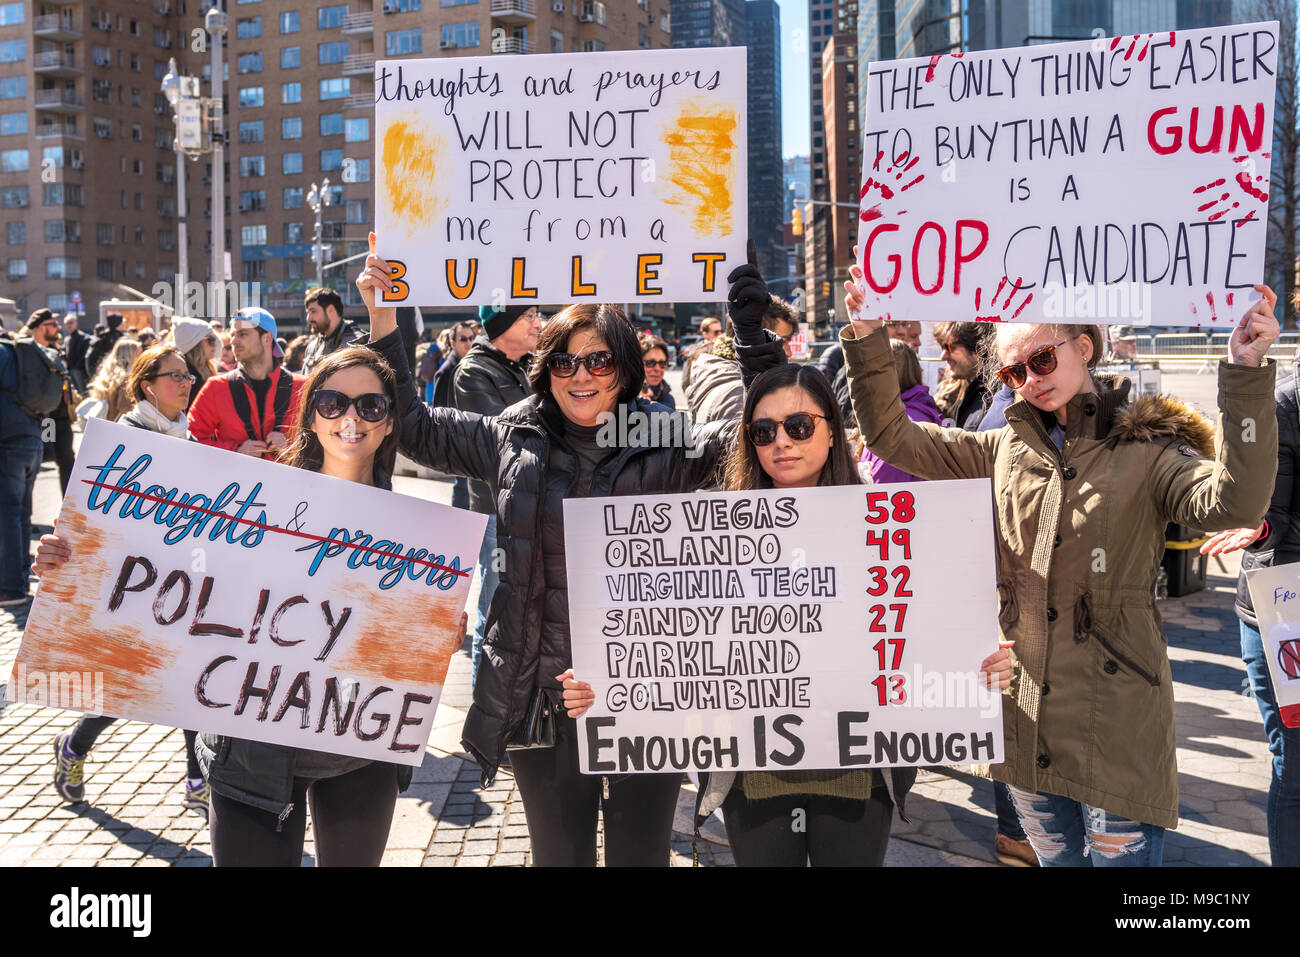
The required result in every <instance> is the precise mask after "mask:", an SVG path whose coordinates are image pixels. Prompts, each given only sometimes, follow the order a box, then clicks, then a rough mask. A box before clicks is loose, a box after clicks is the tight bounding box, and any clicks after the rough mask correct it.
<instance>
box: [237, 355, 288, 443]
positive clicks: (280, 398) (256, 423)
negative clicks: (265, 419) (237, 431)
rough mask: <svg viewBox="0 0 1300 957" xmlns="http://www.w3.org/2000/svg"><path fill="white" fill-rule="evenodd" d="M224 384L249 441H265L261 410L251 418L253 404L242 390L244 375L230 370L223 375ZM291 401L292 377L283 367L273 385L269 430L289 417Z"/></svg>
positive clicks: (243, 389) (275, 427) (238, 371)
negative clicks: (273, 393) (271, 415)
mask: <svg viewBox="0 0 1300 957" xmlns="http://www.w3.org/2000/svg"><path fill="white" fill-rule="evenodd" d="M225 379H226V382H227V383H229V385H230V398H231V399H232V400H233V401H234V403H235V414H236V415H238V416H239V418H240V419H242V420H243V423H244V429H245V430H246V431H247V432H248V437H249V438H250V439H265V438H266V436H264V435H262V434H261V431H262V430H261V424H262V422H261V420H262V410H261V409H258V410H257V418H256V419H255V418H254V417H253V404H252V403H251V402H249V401H248V392H247V391H246V390H245V388H244V374H243V373H242V372H240V370H239V369H237V368H236V369H232V370H231V371H229V372H227V373H226V375H225ZM292 399H293V376H292V375H290V374H289V370H288V369H285V368H284V367H283V366H281V368H280V378H279V380H278V381H277V382H276V384H275V396H274V398H273V400H272V401H273V412H272V414H273V415H274V417H275V418H274V422H273V424H272V425H271V430H272V431H275V430H276V429H277V428H279V427H280V426H281V425H283V424H284V420H285V419H286V418H288V416H289V402H290V401H291V400H292Z"/></svg>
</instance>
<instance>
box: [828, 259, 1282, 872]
mask: <svg viewBox="0 0 1300 957" xmlns="http://www.w3.org/2000/svg"><path fill="white" fill-rule="evenodd" d="M855 252H856V251H855ZM850 272H851V275H852V276H853V281H850V282H847V283H845V288H846V289H847V290H848V295H847V297H846V302H847V305H848V307H849V313H850V315H857V314H858V311H859V310H860V308H861V305H862V302H863V297H862V294H861V292H860V291H859V289H858V287H857V285H856V283H857V282H858V281H860V280H861V277H862V273H861V270H860V269H859V268H858V267H857V266H854V267H853V268H852V270H851V271H850ZM1255 289H1256V290H1258V291H1259V292H1260V293H1261V295H1262V298H1261V300H1260V301H1259V302H1257V303H1255V304H1254V305H1253V306H1252V307H1250V309H1249V310H1247V312H1246V314H1245V315H1244V316H1243V317H1242V319H1241V321H1240V322H1239V323H1238V324H1237V326H1236V328H1235V329H1233V332H1232V337H1231V339H1230V341H1229V344H1228V361H1227V362H1222V363H1220V365H1219V422H1220V428H1219V430H1218V438H1217V441H1215V440H1213V439H1212V436H1213V429H1212V428H1211V427H1210V425H1209V423H1208V422H1206V421H1205V420H1203V419H1202V418H1201V417H1200V416H1199V415H1198V414H1197V413H1196V412H1194V411H1193V410H1192V409H1190V408H1189V407H1187V406H1185V405H1184V404H1183V403H1181V402H1179V401H1178V400H1176V399H1172V398H1169V397H1164V396H1139V397H1138V398H1137V399H1135V400H1133V401H1131V402H1130V401H1129V398H1128V390H1129V383H1128V381H1127V380H1124V379H1112V378H1110V377H1104V376H1103V377H1098V376H1095V375H1094V374H1093V367H1094V366H1095V365H1096V362H1097V360H1098V358H1099V357H1100V354H1101V348H1100V347H1101V335H1100V331H1099V330H1098V328H1097V327H1096V326H1061V325H1025V324H1010V323H1008V324H1000V325H998V326H997V334H996V337H995V339H994V340H993V342H992V343H991V345H992V347H993V349H994V350H995V354H996V359H995V360H994V361H995V362H996V363H997V366H998V368H999V372H998V377H999V378H1000V379H1001V380H1002V382H1004V383H1005V384H1006V385H1008V386H1010V387H1011V388H1012V389H1014V390H1015V391H1016V392H1017V393H1018V396H1019V397H1018V398H1017V400H1016V401H1015V402H1014V403H1012V404H1011V406H1010V407H1009V408H1008V409H1007V410H1006V418H1007V423H1008V424H1007V425H1006V426H1004V427H1003V428H1001V429H995V430H991V431H988V432H978V433H971V432H964V431H962V430H960V429H942V428H939V427H937V426H932V425H918V424H916V423H913V422H910V421H909V420H908V418H907V416H906V414H905V413H904V411H903V407H902V403H901V402H900V401H899V399H898V388H897V384H896V380H895V378H894V376H892V375H888V374H886V373H887V372H889V371H891V370H890V359H889V352H888V349H887V340H886V339H885V335H884V333H883V332H880V331H879V329H880V322H879V321H864V320H860V319H855V320H854V321H853V324H852V326H851V327H846V328H845V329H844V330H843V331H842V333H841V340H842V342H843V345H844V353H845V357H846V359H847V362H848V366H849V375H850V381H851V389H852V393H853V409H854V412H855V413H856V415H857V418H858V423H859V425H860V426H861V429H862V436H863V439H864V440H865V441H866V443H867V445H868V447H869V448H870V449H871V450H872V451H873V452H874V453H875V454H877V455H879V456H880V457H881V458H882V459H884V460H885V461H887V462H889V463H891V464H892V465H895V466H897V467H899V468H902V469H906V470H907V471H909V472H912V473H914V474H916V475H919V476H921V477H923V478H927V479H960V478H990V479H992V483H993V497H994V511H995V517H996V521H997V543H996V544H997V557H998V577H999V581H998V591H999V597H1000V599H1001V610H1000V614H999V619H1000V622H1001V626H1002V634H1003V637H1004V638H1005V639H1006V640H1008V641H1012V642H1014V648H1015V665H1014V670H1013V672H1012V677H1011V684H1010V688H1009V689H1008V691H1007V692H1006V694H1005V695H1004V697H1003V704H1002V707H1003V716H1004V721H1005V734H1006V761H1005V762H1004V763H1002V764H999V765H994V766H993V768H992V774H993V777H994V779H995V780H998V781H1003V782H1005V783H1006V784H1008V785H1010V786H1011V795H1012V799H1013V800H1014V801H1015V804H1016V808H1017V810H1018V811H1019V813H1020V817H1021V821H1022V823H1023V824H1024V828H1025V832H1026V834H1027V836H1028V837H1029V841H1030V843H1031V844H1032V845H1033V848H1034V852H1035V853H1036V854H1037V855H1038V859H1039V861H1040V863H1041V864H1042V865H1043V866H1044V867H1062V866H1088V865H1091V866H1093V867H1115V866H1135V865H1148V866H1158V865H1159V864H1160V862H1161V856H1162V852H1163V848H1164V833H1165V829H1166V828H1169V827H1174V826H1176V825H1177V823H1178V768H1177V762H1176V758H1175V748H1174V697H1173V683H1172V678H1171V676H1170V669H1169V659H1168V655H1167V652H1166V647H1165V640H1164V635H1163V633H1162V632H1161V628H1160V618H1159V615H1158V614H1157V613H1156V609H1155V604H1154V599H1153V594H1152V593H1153V590H1154V585H1155V580H1156V574H1157V571H1158V569H1159V565H1160V558H1161V556H1162V555H1163V553H1164V548H1165V528H1166V526H1167V525H1168V524H1169V523H1170V522H1176V523H1178V524H1182V525H1190V526H1192V527H1193V528H1201V529H1205V530H1207V531H1216V530H1220V529H1227V528H1235V527H1240V526H1251V527H1254V526H1258V525H1259V522H1260V519H1261V518H1262V517H1263V515H1264V511H1265V509H1266V508H1267V507H1268V501H1269V494H1270V492H1271V491H1272V488H1273V472H1274V469H1275V467H1276V461H1277V420H1276V417H1275V416H1274V414H1273V401H1272V396H1273V377H1274V364H1273V363H1272V362H1271V361H1268V360H1266V359H1265V354H1266V353H1267V351H1268V347H1269V345H1270V344H1271V343H1272V342H1273V340H1274V339H1276V338H1277V335H1278V324H1277V320H1276V319H1274V318H1273V304H1274V303H1275V302H1276V296H1274V295H1273V292H1272V290H1270V289H1269V288H1268V287H1267V286H1256V287H1255Z"/></svg>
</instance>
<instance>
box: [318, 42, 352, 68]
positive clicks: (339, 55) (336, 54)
mask: <svg viewBox="0 0 1300 957" xmlns="http://www.w3.org/2000/svg"><path fill="white" fill-rule="evenodd" d="M347 55H348V41H347V40H335V41H333V42H331V43H322V44H319V45H318V46H317V48H316V56H317V62H318V63H320V64H321V65H322V66H324V65H325V64H327V63H342V62H343V61H344V60H345V59H347Z"/></svg>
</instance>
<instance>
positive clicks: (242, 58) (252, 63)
mask: <svg viewBox="0 0 1300 957" xmlns="http://www.w3.org/2000/svg"><path fill="white" fill-rule="evenodd" d="M239 72H240V73H261V72H262V53H261V51H260V50H259V51H258V52H257V53H241V54H239Z"/></svg>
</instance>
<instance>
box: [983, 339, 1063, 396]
mask: <svg viewBox="0 0 1300 957" xmlns="http://www.w3.org/2000/svg"><path fill="white" fill-rule="evenodd" d="M1067 341H1068V340H1066V339H1062V340H1061V341H1060V342H1058V343H1057V344H1056V345H1054V346H1043V348H1041V349H1039V350H1038V351H1037V352H1035V353H1034V354H1033V355H1031V356H1030V357H1029V358H1028V359H1026V360H1025V361H1024V362H1016V363H1013V364H1012V365H1009V366H1003V367H1002V368H1001V369H999V370H998V378H999V379H1001V380H1002V381H1003V382H1005V383H1006V384H1007V387H1008V388H1010V389H1019V388H1020V387H1021V386H1022V385H1024V384H1025V383H1026V382H1028V381H1029V375H1028V373H1027V372H1026V371H1025V368H1026V367H1028V369H1029V372H1032V373H1033V374H1034V375H1036V376H1045V375H1051V374H1052V373H1053V372H1055V371H1056V350H1057V348H1058V347H1060V346H1063V345H1065V343H1066V342H1067Z"/></svg>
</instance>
